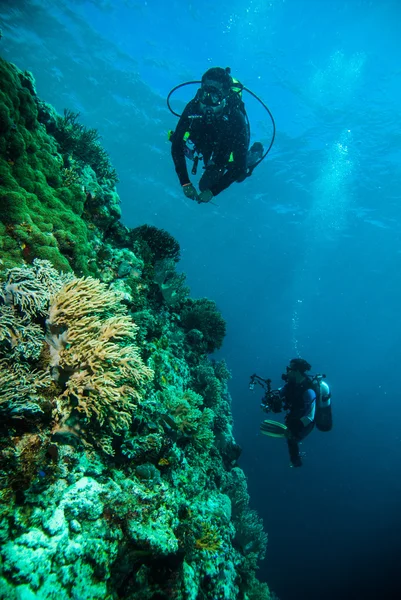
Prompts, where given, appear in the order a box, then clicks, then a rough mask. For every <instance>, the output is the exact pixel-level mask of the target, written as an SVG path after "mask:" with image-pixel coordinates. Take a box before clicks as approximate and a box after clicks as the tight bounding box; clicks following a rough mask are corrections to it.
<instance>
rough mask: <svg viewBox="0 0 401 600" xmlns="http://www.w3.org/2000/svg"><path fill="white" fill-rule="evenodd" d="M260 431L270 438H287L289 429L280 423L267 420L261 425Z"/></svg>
mask: <svg viewBox="0 0 401 600" xmlns="http://www.w3.org/2000/svg"><path fill="white" fill-rule="evenodd" d="M260 431H261V432H262V433H263V435H269V436H270V437H277V438H285V437H286V431H287V427H286V426H285V425H283V423H279V422H278V421H270V420H269V419H266V420H265V421H263V422H262V423H261V425H260Z"/></svg>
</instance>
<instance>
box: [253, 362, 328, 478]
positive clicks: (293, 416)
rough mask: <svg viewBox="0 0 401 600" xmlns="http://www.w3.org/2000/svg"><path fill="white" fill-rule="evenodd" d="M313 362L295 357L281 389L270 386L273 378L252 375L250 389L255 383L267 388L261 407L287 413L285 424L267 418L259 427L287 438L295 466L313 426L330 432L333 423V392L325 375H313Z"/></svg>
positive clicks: (300, 461) (300, 459) (270, 433)
mask: <svg viewBox="0 0 401 600" xmlns="http://www.w3.org/2000/svg"><path fill="white" fill-rule="evenodd" d="M311 368H312V367H311V365H310V364H309V363H308V362H307V361H306V360H304V359H303V358H293V359H292V360H291V361H290V364H289V366H288V367H287V369H286V373H285V374H284V375H282V376H281V378H282V379H283V380H284V381H285V382H286V383H285V385H284V386H283V387H282V388H279V389H278V390H272V389H271V379H262V378H261V377H259V376H258V375H256V374H254V375H252V376H251V381H250V384H249V387H250V389H254V387H255V383H258V384H259V385H261V386H262V387H263V388H264V389H265V390H266V393H265V396H264V398H263V400H262V409H263V410H264V411H265V412H269V411H272V412H274V413H279V412H281V411H282V409H283V408H284V410H285V411H288V412H287V415H286V417H285V425H284V424H282V423H279V422H278V421H270V420H265V421H263V423H262V424H261V426H260V430H261V432H262V433H263V434H265V435H269V436H272V437H279V438H284V439H286V441H287V446H288V452H289V455H290V461H291V466H292V467H301V466H302V458H301V453H300V450H299V443H300V442H301V441H302V440H303V439H304V438H306V436H308V435H309V434H310V433H311V431H312V430H313V428H314V426H315V425H316V427H317V428H318V429H319V430H320V431H330V430H331V428H332V426H333V422H332V411H331V402H330V398H331V392H330V388H329V386H328V385H327V383H326V382H325V381H323V379H324V378H325V375H314V376H310V375H308V374H307V371H310V369H311Z"/></svg>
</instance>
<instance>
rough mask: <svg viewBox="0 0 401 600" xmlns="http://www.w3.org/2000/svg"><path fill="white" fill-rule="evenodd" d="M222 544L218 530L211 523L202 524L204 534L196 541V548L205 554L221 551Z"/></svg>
mask: <svg viewBox="0 0 401 600" xmlns="http://www.w3.org/2000/svg"><path fill="white" fill-rule="evenodd" d="M221 543H222V540H221V536H220V533H219V531H218V530H217V528H216V527H214V526H213V525H210V523H202V533H201V535H200V537H199V538H198V539H197V540H196V541H195V548H196V549H197V550H204V551H205V552H216V551H217V550H219V549H220V547H221Z"/></svg>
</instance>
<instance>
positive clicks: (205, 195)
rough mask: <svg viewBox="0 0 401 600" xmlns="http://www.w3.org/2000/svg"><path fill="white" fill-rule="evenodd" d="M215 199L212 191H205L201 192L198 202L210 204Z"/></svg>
mask: <svg viewBox="0 0 401 600" xmlns="http://www.w3.org/2000/svg"><path fill="white" fill-rule="evenodd" d="M212 198H213V194H212V192H211V191H210V190H205V191H204V192H201V193H200V194H199V196H198V202H199V203H206V202H210V200H211V199H212Z"/></svg>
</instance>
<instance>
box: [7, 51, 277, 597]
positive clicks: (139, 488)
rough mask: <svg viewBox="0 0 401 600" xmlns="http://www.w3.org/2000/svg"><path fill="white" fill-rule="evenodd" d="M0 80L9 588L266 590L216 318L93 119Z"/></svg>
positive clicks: (163, 592) (199, 593) (44, 593)
mask: <svg viewBox="0 0 401 600" xmlns="http://www.w3.org/2000/svg"><path fill="white" fill-rule="evenodd" d="M0 83H1V85H0V134H1V135H0V416H1V419H0V489H1V491H0V496H1V498H0V499H1V502H0V599H3V598H4V599H7V600H33V599H35V598H37V599H38V600H39V599H40V600H53V599H54V598H57V599H58V600H78V599H79V600H121V599H124V600H216V599H219V600H234V599H238V600H268V599H269V598H270V597H271V596H270V592H269V588H268V586H267V585H266V584H265V583H260V582H258V581H257V579H256V577H255V572H256V569H257V563H258V561H259V560H261V559H263V557H264V553H265V548H266V534H265V533H264V531H263V527H262V523H261V520H260V519H259V517H258V516H257V514H256V513H255V512H254V511H252V510H251V509H250V507H249V495H248V493H247V486H246V479H245V475H244V473H243V471H242V470H241V469H240V468H239V466H238V463H237V460H238V457H239V455H240V452H241V450H240V448H239V446H238V445H237V444H236V443H235V440H234V437H233V432H232V416H231V409H230V395H229V393H228V388H227V381H228V379H229V377H230V373H229V371H228V369H227V367H226V365H225V363H224V361H222V362H215V361H211V360H210V359H209V356H208V355H209V354H210V353H211V352H213V350H214V349H216V348H219V347H220V346H221V345H222V342H223V339H224V335H225V322H224V319H223V317H222V316H221V314H220V313H219V311H218V308H217V306H216V304H215V303H214V302H212V301H210V300H208V299H200V300H192V299H191V298H189V290H188V288H187V287H186V286H185V275H183V274H182V273H181V274H179V273H177V272H176V270H175V265H176V263H177V261H178V259H179V252H180V249H179V244H178V242H177V241H176V240H174V238H173V237H172V236H171V235H170V234H168V233H167V232H165V231H164V230H159V229H157V228H155V227H153V226H148V225H144V226H141V227H139V228H136V230H130V229H128V228H127V227H125V226H124V225H123V224H122V223H121V222H120V221H119V217H120V212H119V206H118V205H119V198H118V195H117V192H116V190H115V187H114V186H115V182H116V174H115V172H114V170H113V168H112V167H111V164H110V162H109V159H108V157H107V155H106V154H105V152H104V151H103V149H102V148H101V147H100V144H99V137H98V134H97V132H96V131H95V130H90V129H89V130H88V129H86V128H84V127H82V126H81V125H80V124H79V122H78V115H77V113H73V112H71V111H67V112H66V113H65V114H64V117H61V116H60V115H57V114H56V113H55V111H54V109H53V108H52V107H50V106H49V105H47V104H46V103H44V102H42V101H41V100H40V99H39V98H38V96H37V94H36V91H35V83H34V80H33V77H32V76H31V75H30V74H29V73H22V72H21V71H19V70H18V69H17V67H15V66H13V65H10V64H8V63H7V62H6V61H4V60H0Z"/></svg>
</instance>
